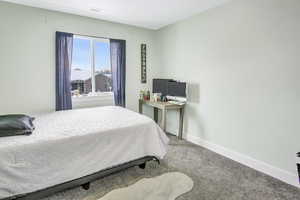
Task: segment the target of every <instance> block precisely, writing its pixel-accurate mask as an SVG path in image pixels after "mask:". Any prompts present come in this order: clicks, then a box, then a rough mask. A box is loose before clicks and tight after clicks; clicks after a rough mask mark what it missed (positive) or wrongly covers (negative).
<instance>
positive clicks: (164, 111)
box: [161, 109, 167, 132]
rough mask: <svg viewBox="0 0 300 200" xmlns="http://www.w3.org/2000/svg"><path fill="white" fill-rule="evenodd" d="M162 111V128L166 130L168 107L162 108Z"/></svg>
mask: <svg viewBox="0 0 300 200" xmlns="http://www.w3.org/2000/svg"><path fill="white" fill-rule="evenodd" d="M161 113H162V115H161V128H162V129H163V130H164V132H166V114H167V112H166V109H162V110H161Z"/></svg>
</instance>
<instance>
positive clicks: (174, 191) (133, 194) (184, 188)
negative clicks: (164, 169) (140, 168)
mask: <svg viewBox="0 0 300 200" xmlns="http://www.w3.org/2000/svg"><path fill="white" fill-rule="evenodd" d="M193 185H194V183H193V180H192V179H191V178H190V177H188V176H186V175H185V174H182V173H179V172H172V173H166V174H163V175H161V176H157V177H154V178H144V179H141V180H140V181H138V182H136V183H135V184H133V185H130V186H128V187H125V188H120V189H116V190H113V191H111V192H109V193H107V194H106V195H105V196H104V197H102V198H100V199H98V200H127V199H128V200H175V199H176V198H177V197H179V196H180V195H182V194H184V193H187V192H188V191H190V190H192V188H193Z"/></svg>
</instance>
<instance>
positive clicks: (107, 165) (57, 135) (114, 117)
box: [0, 106, 169, 199]
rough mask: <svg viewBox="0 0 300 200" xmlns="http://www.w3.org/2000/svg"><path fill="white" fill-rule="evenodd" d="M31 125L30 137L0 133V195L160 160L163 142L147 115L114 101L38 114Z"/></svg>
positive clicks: (20, 194) (9, 196)
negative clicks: (7, 135) (100, 105)
mask: <svg viewBox="0 0 300 200" xmlns="http://www.w3.org/2000/svg"><path fill="white" fill-rule="evenodd" d="M34 124H35V126H36V130H35V131H34V133H33V134H32V135H30V136H15V137H3V138H0V177H1V178H0V199H15V198H16V197H24V196H25V195H26V194H34V192H38V191H43V189H48V190H49V188H50V190H51V188H52V192H53V191H58V189H59V190H61V189H62V188H68V187H70V186H75V185H78V184H82V183H84V182H83V181H86V182H87V181H89V180H92V179H95V178H98V177H101V176H103V175H105V174H109V173H111V172H115V171H117V170H120V169H123V168H126V167H130V166H133V165H136V164H142V163H143V162H146V161H148V160H151V159H155V158H157V159H162V158H163V157H164V155H165V154H166V150H167V144H168V141H169V140H168V138H167V136H166V135H165V133H164V132H163V131H162V130H161V129H160V127H159V126H157V124H156V123H155V122H154V121H153V120H152V119H150V118H148V117H146V116H143V115H140V114H138V113H135V112H133V111H129V110H127V109H125V108H121V107H116V106H108V107H97V108H87V109H77V110H70V111H59V112H53V113H47V114H42V115H39V116H36V119H35V121H34ZM99 172H102V173H100V174H99ZM76 180H77V182H76ZM79 180H80V181H79ZM74 181H75V182H74ZM63 183H64V187H59V188H58V187H55V186H59V185H61V184H63ZM68 183H69V185H68V186H67V184H68ZM61 186H62V185H61ZM53 188H56V189H53ZM48 193H49V191H48Z"/></svg>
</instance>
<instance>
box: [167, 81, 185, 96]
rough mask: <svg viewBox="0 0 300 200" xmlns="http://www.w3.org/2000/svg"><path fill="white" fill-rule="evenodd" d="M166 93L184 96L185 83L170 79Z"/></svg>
mask: <svg viewBox="0 0 300 200" xmlns="http://www.w3.org/2000/svg"><path fill="white" fill-rule="evenodd" d="M168 95H169V96H176V97H186V83H183V82H175V81H171V82H169V83H168Z"/></svg>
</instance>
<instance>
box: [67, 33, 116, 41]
mask: <svg viewBox="0 0 300 200" xmlns="http://www.w3.org/2000/svg"><path fill="white" fill-rule="evenodd" d="M73 35H78V36H83V37H93V38H100V39H108V40H110V39H112V38H108V37H100V36H94V35H84V34H76V33H73Z"/></svg>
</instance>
